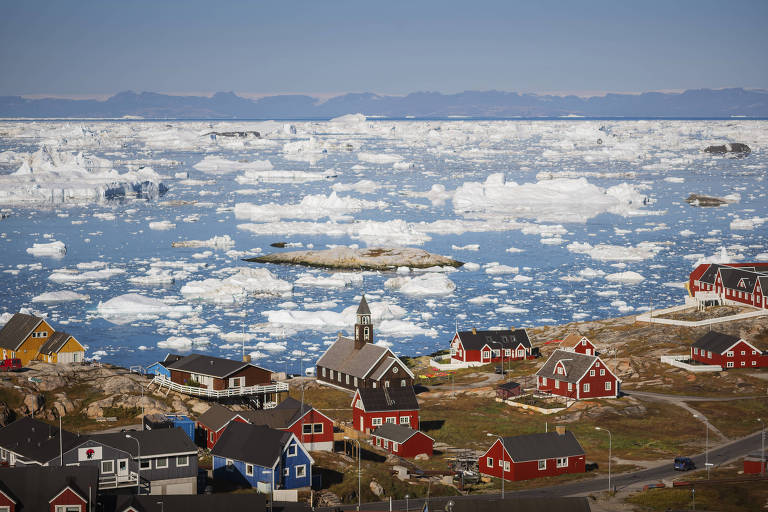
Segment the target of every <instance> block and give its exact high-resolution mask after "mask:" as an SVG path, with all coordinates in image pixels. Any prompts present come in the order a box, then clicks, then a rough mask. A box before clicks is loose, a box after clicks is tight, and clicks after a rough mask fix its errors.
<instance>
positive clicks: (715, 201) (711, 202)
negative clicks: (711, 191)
mask: <svg viewBox="0 0 768 512" xmlns="http://www.w3.org/2000/svg"><path fill="white" fill-rule="evenodd" d="M685 202H686V203H688V204H690V205H691V206H703V207H712V206H722V205H724V204H728V201H727V200H725V199H721V198H719V197H714V196H705V195H701V194H691V195H689V196H688V197H687V198H686V199H685Z"/></svg>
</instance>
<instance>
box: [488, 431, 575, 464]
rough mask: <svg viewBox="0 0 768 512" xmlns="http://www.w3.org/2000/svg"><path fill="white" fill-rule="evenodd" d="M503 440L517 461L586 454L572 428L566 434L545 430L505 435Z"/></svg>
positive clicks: (513, 458) (509, 452)
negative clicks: (519, 434) (518, 434)
mask: <svg viewBox="0 0 768 512" xmlns="http://www.w3.org/2000/svg"><path fill="white" fill-rule="evenodd" d="M502 440H503V441H504V448H505V449H506V450H507V453H508V454H509V456H510V457H511V458H512V460H513V461H515V462H525V461H529V460H541V459H554V458H558V457H574V456H576V455H584V449H583V448H582V447H581V445H580V444H579V442H578V441H577V440H576V436H574V435H573V432H571V431H570V430H566V431H565V433H564V434H558V433H557V432H544V433H539V434H526V435H522V436H512V437H504V438H502Z"/></svg>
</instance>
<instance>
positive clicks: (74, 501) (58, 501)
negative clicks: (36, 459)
mask: <svg viewBox="0 0 768 512" xmlns="http://www.w3.org/2000/svg"><path fill="white" fill-rule="evenodd" d="M98 481H99V470H98V468H96V467H95V466H88V467H85V466H84V467H72V466H67V467H64V468H62V467H56V466H37V465H32V466H22V467H12V468H0V510H3V511H7V512H20V511H26V510H30V511H32V510H35V511H45V510H48V511H50V512H62V511H67V512H69V511H75V510H77V511H79V512H87V511H88V510H89V506H91V505H93V504H94V503H95V497H96V492H97V490H98ZM89 490H91V491H92V492H91V494H89ZM89 498H94V502H92V503H89V501H88V500H89Z"/></svg>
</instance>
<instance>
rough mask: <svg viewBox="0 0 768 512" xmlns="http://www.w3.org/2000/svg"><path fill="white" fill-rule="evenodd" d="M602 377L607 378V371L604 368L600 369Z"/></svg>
mask: <svg viewBox="0 0 768 512" xmlns="http://www.w3.org/2000/svg"><path fill="white" fill-rule="evenodd" d="M600 376H601V377H604V376H605V369H604V368H601V369H600Z"/></svg>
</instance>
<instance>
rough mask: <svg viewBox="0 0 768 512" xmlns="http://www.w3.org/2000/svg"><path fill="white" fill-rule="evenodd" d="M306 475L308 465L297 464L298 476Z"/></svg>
mask: <svg viewBox="0 0 768 512" xmlns="http://www.w3.org/2000/svg"><path fill="white" fill-rule="evenodd" d="M366 329H367V328H366ZM305 476H307V465H306V464H302V465H301V466H296V478H304V477H305Z"/></svg>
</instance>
